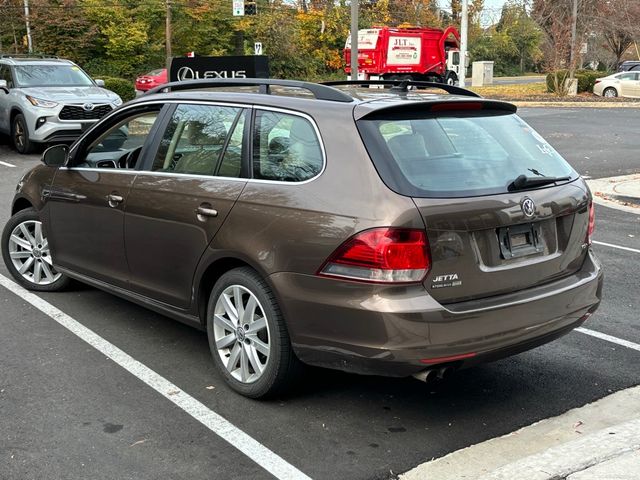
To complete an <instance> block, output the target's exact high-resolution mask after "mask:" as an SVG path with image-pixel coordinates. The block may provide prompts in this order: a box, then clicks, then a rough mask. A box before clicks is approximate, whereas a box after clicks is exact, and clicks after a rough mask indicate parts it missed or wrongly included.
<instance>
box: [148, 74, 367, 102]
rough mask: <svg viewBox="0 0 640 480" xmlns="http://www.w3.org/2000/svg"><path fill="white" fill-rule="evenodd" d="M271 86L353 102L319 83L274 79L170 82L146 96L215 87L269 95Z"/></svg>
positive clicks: (328, 98)
mask: <svg viewBox="0 0 640 480" xmlns="http://www.w3.org/2000/svg"><path fill="white" fill-rule="evenodd" d="M271 86H279V87H293V88H302V89H304V90H308V91H309V92H311V93H312V94H313V95H314V96H315V97H316V98H317V99H318V100H329V101H332V102H344V103H349V102H353V101H354V100H353V97H351V95H347V94H346V93H344V92H341V91H340V90H338V89H337V88H333V87H330V86H328V85H322V84H320V83H311V82H301V81H298V80H280V79H275V78H234V79H226V78H215V79H204V80H189V81H184V82H170V83H165V84H164V85H160V86H158V87H156V88H152V89H151V90H149V91H147V93H146V95H150V94H153V93H160V92H177V91H181V90H196V89H199V88H215V87H260V90H259V91H260V93H265V94H270V93H271V92H270V88H269V87H271Z"/></svg>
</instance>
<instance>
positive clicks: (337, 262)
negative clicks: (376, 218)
mask: <svg viewBox="0 0 640 480" xmlns="http://www.w3.org/2000/svg"><path fill="white" fill-rule="evenodd" d="M430 267H431V258H430V254H429V244H428V242H427V234H426V232H425V231H424V230H417V229H408V228H386V227H385V228H374V229H371V230H365V231H364V232H360V233H358V234H357V235H355V236H353V237H351V238H350V239H349V240H347V241H346V242H344V243H343V244H342V245H341V246H340V247H338V249H337V250H336V251H335V252H333V254H332V255H331V256H330V257H329V259H328V260H327V261H326V262H325V263H324V265H323V266H322V268H321V269H320V270H319V271H318V275H325V276H331V277H342V278H348V279H352V280H359V281H363V282H375V283H408V282H419V281H421V280H422V279H423V278H424V276H425V275H426V274H427V272H428V271H429V268H430Z"/></svg>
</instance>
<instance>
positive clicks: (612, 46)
mask: <svg viewBox="0 0 640 480" xmlns="http://www.w3.org/2000/svg"><path fill="white" fill-rule="evenodd" d="M593 27H594V29H595V30H597V31H598V32H600V33H601V34H602V36H603V37H604V40H605V46H606V47H607V48H608V49H609V50H610V51H611V53H613V55H614V56H615V59H616V60H615V65H614V67H615V66H617V65H618V64H619V63H620V60H621V59H622V56H623V55H624V54H625V52H626V51H627V50H628V49H629V47H630V46H631V45H632V44H633V42H634V41H636V40H638V39H640V2H639V1H638V0H608V1H606V2H599V3H598V4H597V6H596V8H595V11H594V17H593Z"/></svg>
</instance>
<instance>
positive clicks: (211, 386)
mask: <svg viewBox="0 0 640 480" xmlns="http://www.w3.org/2000/svg"><path fill="white" fill-rule="evenodd" d="M204 388H206V389H207V390H213V389H214V388H216V387H214V386H213V385H209V386H208V387H204Z"/></svg>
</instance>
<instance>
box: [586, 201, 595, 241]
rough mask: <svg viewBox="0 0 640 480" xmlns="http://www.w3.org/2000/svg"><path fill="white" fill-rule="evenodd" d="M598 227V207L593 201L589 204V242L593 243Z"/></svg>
mask: <svg viewBox="0 0 640 480" xmlns="http://www.w3.org/2000/svg"><path fill="white" fill-rule="evenodd" d="M595 229H596V209H595V207H594V206H593V202H591V203H590V204H589V226H588V227H587V243H588V244H589V245H591V242H592V238H591V237H592V236H593V231H594V230H595Z"/></svg>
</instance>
